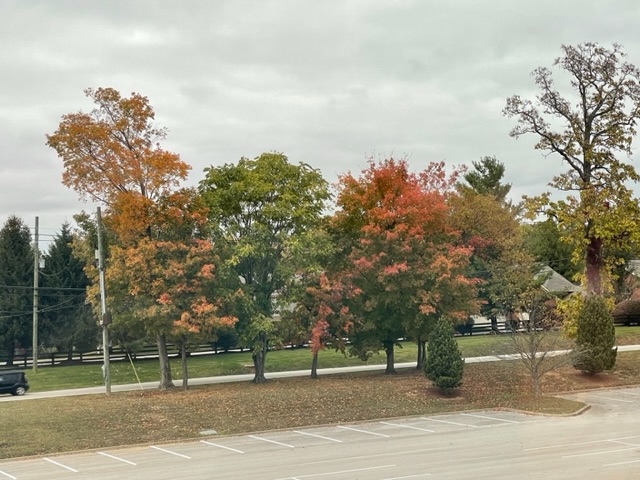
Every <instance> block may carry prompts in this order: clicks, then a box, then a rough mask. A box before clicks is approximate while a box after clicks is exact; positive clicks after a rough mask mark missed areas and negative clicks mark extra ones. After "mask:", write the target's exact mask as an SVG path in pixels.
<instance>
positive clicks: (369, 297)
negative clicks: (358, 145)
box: [335, 159, 477, 373]
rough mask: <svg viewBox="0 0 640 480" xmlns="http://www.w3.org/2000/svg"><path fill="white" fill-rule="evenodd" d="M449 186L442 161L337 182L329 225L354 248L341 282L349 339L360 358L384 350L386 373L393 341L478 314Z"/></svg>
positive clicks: (391, 165) (378, 169) (395, 165)
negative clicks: (347, 293) (438, 322)
mask: <svg viewBox="0 0 640 480" xmlns="http://www.w3.org/2000/svg"><path fill="white" fill-rule="evenodd" d="M454 181H455V179H454V178H451V177H450V176H448V175H447V174H446V172H445V170H444V164H442V163H437V164H430V165H429V166H428V167H427V168H426V169H425V170H424V171H422V172H420V173H412V172H410V171H409V169H408V165H407V163H406V162H405V161H403V160H400V161H398V160H394V159H388V160H385V161H383V162H381V163H379V164H376V163H374V162H373V161H372V162H370V164H369V167H368V168H367V169H366V170H364V171H363V172H362V175H361V176H360V177H359V178H355V177H353V176H352V175H351V174H347V175H343V176H341V177H340V181H339V187H338V188H339V191H338V197H337V204H338V207H339V208H340V210H339V211H338V212H337V213H336V214H335V224H336V228H337V229H339V230H341V231H342V232H344V236H346V237H348V238H350V239H352V242H353V243H352V247H351V250H350V251H349V252H348V255H347V261H346V262H345V263H344V265H345V266H344V272H343V277H342V278H343V279H344V281H345V283H347V286H348V288H349V289H350V290H351V292H352V298H350V299H348V305H349V306H350V311H351V313H352V314H353V315H354V316H355V317H356V318H355V322H354V329H353V331H352V333H350V339H351V340H352V341H353V342H354V345H353V349H354V352H355V353H357V354H359V355H360V356H362V357H366V356H367V355H368V354H369V352H374V351H377V350H380V349H383V350H384V351H385V353H386V355H387V368H386V372H387V373H393V372H394V346H395V345H396V344H397V340H398V339H399V338H401V337H404V336H405V335H407V334H412V335H413V336H414V337H415V338H416V340H417V341H419V342H420V341H423V340H424V339H425V336H426V332H427V331H428V330H429V324H430V323H432V322H433V321H434V320H435V318H437V317H438V316H441V315H444V314H446V315H448V316H451V317H456V318H465V317H466V316H467V315H468V314H469V313H471V312H474V311H476V309H477V305H476V304H475V282H474V281H473V280H470V279H468V278H467V277H465V275H464V271H465V269H466V267H467V265H468V261H469V256H470V255H471V249H469V248H467V247H466V246H461V245H460V244H459V243H458V236H457V234H456V232H455V231H454V230H453V229H451V227H450V226H449V223H448V208H447V204H446V201H445V200H446V194H447V193H446V192H447V191H449V190H450V189H451V187H452V185H453V183H454Z"/></svg>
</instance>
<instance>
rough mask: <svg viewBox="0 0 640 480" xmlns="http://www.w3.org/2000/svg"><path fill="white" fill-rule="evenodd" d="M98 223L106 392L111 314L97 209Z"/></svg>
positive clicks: (108, 390) (109, 374)
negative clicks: (105, 281) (105, 282)
mask: <svg viewBox="0 0 640 480" xmlns="http://www.w3.org/2000/svg"><path fill="white" fill-rule="evenodd" d="M96 213H97V223H98V252H97V253H98V273H99V277H100V325H101V326H102V359H103V365H102V375H103V377H104V385H105V388H106V393H107V395H109V394H110V393H111V372H110V369H109V328H108V326H109V323H110V322H109V320H110V319H109V315H108V314H107V292H106V288H105V285H104V251H103V245H102V215H101V214H100V207H98V210H97V212H96Z"/></svg>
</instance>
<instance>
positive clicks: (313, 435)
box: [294, 430, 342, 443]
mask: <svg viewBox="0 0 640 480" xmlns="http://www.w3.org/2000/svg"><path fill="white" fill-rule="evenodd" d="M294 432H295V433H299V434H300V435H309V436H310V437H316V438H322V439H323V440H329V441H331V442H336V443H342V440H337V439H335V438H331V437H324V436H322V435H316V434H315V433H309V432H301V431H300V430H294Z"/></svg>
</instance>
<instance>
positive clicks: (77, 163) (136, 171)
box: [47, 88, 191, 238]
mask: <svg viewBox="0 0 640 480" xmlns="http://www.w3.org/2000/svg"><path fill="white" fill-rule="evenodd" d="M85 95H86V96H87V97H88V98H90V99H91V100H93V102H94V104H95V105H96V108H95V109H94V110H92V111H91V112H90V113H84V112H76V113H69V114H66V115H63V116H62V119H61V121H60V124H59V125H58V129H57V130H56V131H55V132H54V133H53V134H51V135H47V145H48V146H50V147H51V148H53V149H54V150H55V151H56V152H57V153H58V156H59V157H60V158H61V159H62V162H63V167H64V171H63V174H62V183H63V184H64V185H66V186H67V187H69V188H71V189H73V190H75V191H76V192H78V194H79V195H80V197H81V198H90V199H91V200H94V201H97V202H99V203H102V204H104V205H105V206H106V207H107V211H106V212H105V213H106V219H110V218H113V220H114V225H115V227H114V231H115V233H116V234H117V235H119V236H121V237H123V238H130V237H131V236H132V232H135V233H136V234H140V235H145V234H150V232H151V228H152V226H153V225H154V224H155V215H156V211H155V210H156V208H157V204H158V202H159V201H160V199H162V198H163V197H165V196H167V195H170V194H171V193H173V191H174V190H175V189H177V187H178V186H179V183H180V181H182V180H184V179H186V177H187V174H188V172H189V170H190V168H191V167H190V166H189V165H188V164H186V163H185V162H183V161H182V160H180V156H179V155H178V154H176V153H172V152H168V151H166V150H164V149H162V148H161V147H160V142H161V141H162V140H164V139H165V137H166V135H167V131H166V129H164V128H158V127H157V126H156V125H155V112H154V110H153V108H152V107H151V105H150V104H149V99H148V98H147V97H144V96H142V95H140V94H138V93H132V94H131V96H130V97H128V98H127V97H122V96H121V94H120V93H119V92H118V91H117V90H115V89H113V88H98V89H92V88H89V89H86V90H85Z"/></svg>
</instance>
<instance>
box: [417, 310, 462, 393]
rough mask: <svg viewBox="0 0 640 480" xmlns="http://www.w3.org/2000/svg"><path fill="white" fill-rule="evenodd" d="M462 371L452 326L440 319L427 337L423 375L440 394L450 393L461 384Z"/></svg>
mask: <svg viewBox="0 0 640 480" xmlns="http://www.w3.org/2000/svg"><path fill="white" fill-rule="evenodd" d="M463 369H464V359H463V358H462V354H461V353H460V349H459V348H458V344H457V342H456V341H455V339H454V338H453V325H452V324H451V322H449V321H448V320H446V319H443V318H441V319H440V320H438V322H437V324H436V327H435V329H434V330H433V332H432V333H431V335H430V336H429V348H428V351H427V359H426V361H425V364H424V374H425V376H426V377H427V378H428V379H429V380H431V381H432V382H433V383H434V385H435V386H436V387H437V388H438V389H439V390H440V391H441V392H442V393H451V392H452V391H453V390H454V389H455V388H456V387H458V386H460V384H462V373H463Z"/></svg>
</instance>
